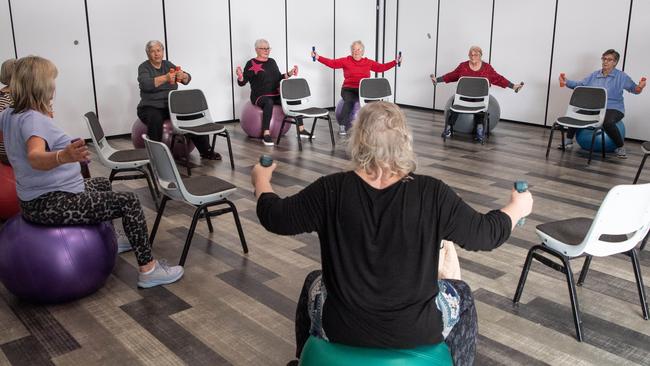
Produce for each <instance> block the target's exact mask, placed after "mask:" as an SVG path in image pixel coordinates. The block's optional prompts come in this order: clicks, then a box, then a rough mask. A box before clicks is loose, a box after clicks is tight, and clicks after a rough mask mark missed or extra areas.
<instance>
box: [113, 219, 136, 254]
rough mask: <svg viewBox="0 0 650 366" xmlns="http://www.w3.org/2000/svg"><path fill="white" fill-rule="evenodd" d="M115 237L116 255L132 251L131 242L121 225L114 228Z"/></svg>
mask: <svg viewBox="0 0 650 366" xmlns="http://www.w3.org/2000/svg"><path fill="white" fill-rule="evenodd" d="M115 236H116V237H117V254H120V253H124V252H128V251H131V250H133V247H132V246H131V242H130V241H129V238H128V237H127V236H126V233H125V232H124V229H122V226H121V225H120V227H116V228H115Z"/></svg>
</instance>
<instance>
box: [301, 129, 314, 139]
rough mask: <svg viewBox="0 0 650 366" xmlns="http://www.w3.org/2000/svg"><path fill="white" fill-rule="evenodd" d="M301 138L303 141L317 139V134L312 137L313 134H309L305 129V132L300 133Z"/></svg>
mask: <svg viewBox="0 0 650 366" xmlns="http://www.w3.org/2000/svg"><path fill="white" fill-rule="evenodd" d="M300 138H301V139H315V138H316V134H313V135H312V134H310V133H309V131H307V129H304V130H302V131H300Z"/></svg>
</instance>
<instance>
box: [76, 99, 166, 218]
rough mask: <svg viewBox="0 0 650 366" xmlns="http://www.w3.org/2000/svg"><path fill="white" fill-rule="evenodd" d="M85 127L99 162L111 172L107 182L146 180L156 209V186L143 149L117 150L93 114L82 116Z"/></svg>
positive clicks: (145, 151) (147, 157)
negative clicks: (109, 141) (107, 138)
mask: <svg viewBox="0 0 650 366" xmlns="http://www.w3.org/2000/svg"><path fill="white" fill-rule="evenodd" d="M84 119H85V120H86V125H87V126H88V130H89V131H90V137H91V138H92V140H93V144H94V145H95V149H96V150H97V156H98V157H99V161H100V162H101V163H102V165H104V166H105V167H107V168H108V169H110V170H111V173H110V175H109V176H108V180H109V181H110V182H113V181H114V180H133V179H146V180H147V185H148V186H149V192H150V193H151V198H153V201H154V204H155V205H156V207H158V199H157V197H158V195H157V193H156V191H157V189H156V186H155V185H154V184H153V180H152V179H153V177H152V176H151V175H152V172H151V166H150V165H149V156H148V155H147V150H145V149H125V150H117V149H116V148H114V147H113V146H111V144H109V143H108V141H107V140H106V136H105V135H104V129H103V128H102V125H101V123H99V118H97V115H96V114H95V112H88V113H86V114H85V115H84ZM131 172H137V173H139V174H137V173H136V174H128V175H123V174H122V173H131Z"/></svg>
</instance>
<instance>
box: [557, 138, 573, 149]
mask: <svg viewBox="0 0 650 366" xmlns="http://www.w3.org/2000/svg"><path fill="white" fill-rule="evenodd" d="M572 147H573V139H564V148H565V149H570V148H572ZM557 148H558V149H560V150H562V143H559V144H558V145H557Z"/></svg>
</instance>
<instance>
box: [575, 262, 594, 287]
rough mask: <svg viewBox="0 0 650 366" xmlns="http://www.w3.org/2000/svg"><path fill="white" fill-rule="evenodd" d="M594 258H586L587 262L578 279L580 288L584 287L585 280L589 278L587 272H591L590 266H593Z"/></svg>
mask: <svg viewBox="0 0 650 366" xmlns="http://www.w3.org/2000/svg"><path fill="white" fill-rule="evenodd" d="M592 258H593V257H592V256H590V255H588V256H586V257H585V262H584V263H583V264H582V270H581V271H580V277H579V278H578V283H577V285H578V286H582V284H583V283H584V282H585V278H587V272H588V271H589V265H590V264H591V259H592Z"/></svg>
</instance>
